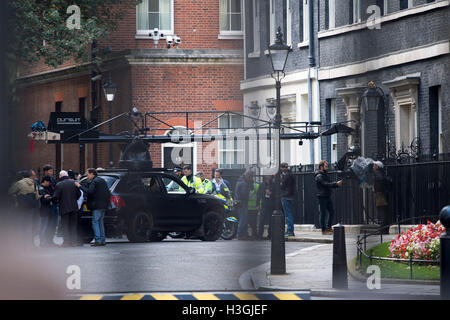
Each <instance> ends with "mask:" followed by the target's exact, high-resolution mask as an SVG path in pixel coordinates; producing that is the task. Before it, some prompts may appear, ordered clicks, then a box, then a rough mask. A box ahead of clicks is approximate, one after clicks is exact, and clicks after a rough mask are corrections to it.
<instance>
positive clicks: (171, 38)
mask: <svg viewBox="0 0 450 320" xmlns="http://www.w3.org/2000/svg"><path fill="white" fill-rule="evenodd" d="M166 43H167V49H170V47H171V46H172V45H173V43H174V41H173V37H172V36H167V37H166Z"/></svg>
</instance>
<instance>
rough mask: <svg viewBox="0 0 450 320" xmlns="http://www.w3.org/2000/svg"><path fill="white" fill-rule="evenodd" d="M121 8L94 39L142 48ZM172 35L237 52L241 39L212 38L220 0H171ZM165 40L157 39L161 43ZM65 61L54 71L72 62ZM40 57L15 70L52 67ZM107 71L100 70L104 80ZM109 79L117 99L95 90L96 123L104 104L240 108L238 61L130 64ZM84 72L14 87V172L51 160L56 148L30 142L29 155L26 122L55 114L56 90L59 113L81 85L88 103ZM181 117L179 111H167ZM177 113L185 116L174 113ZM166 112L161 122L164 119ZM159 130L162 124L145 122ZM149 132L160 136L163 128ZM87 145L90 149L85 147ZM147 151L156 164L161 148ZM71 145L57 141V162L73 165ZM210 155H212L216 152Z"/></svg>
mask: <svg viewBox="0 0 450 320" xmlns="http://www.w3.org/2000/svg"><path fill="white" fill-rule="evenodd" d="M121 10H124V11H125V12H127V15H126V17H125V19H124V20H122V21H120V22H119V25H118V31H117V32H115V33H114V34H113V35H112V36H111V37H109V38H108V39H105V41H101V44H100V46H106V45H111V46H112V48H113V50H114V51H119V50H126V49H135V48H148V49H152V48H154V46H153V41H152V40H151V39H145V40H142V39H139V40H138V39H135V35H136V8H135V7H131V8H130V7H129V8H121ZM174 10H175V17H174V32H175V33H176V34H177V35H179V36H180V37H181V38H182V44H181V45H180V46H179V48H180V49H215V50H216V49H242V46H243V41H242V40H219V39H218V35H219V2H218V1H217V0H198V1H186V0H175V1H174ZM164 44H165V41H160V48H162V47H163V46H164ZM73 64H74V63H73V61H68V62H66V63H65V64H64V65H62V66H60V67H58V68H65V67H68V66H71V65H73ZM53 69H54V68H51V67H48V66H46V65H45V64H43V63H42V62H39V63H35V64H33V65H32V66H24V68H23V71H22V75H29V74H33V73H40V72H44V71H51V70H53ZM107 76H108V73H105V74H104V77H107ZM112 78H113V82H114V83H115V84H116V85H117V87H118V91H117V95H116V100H115V101H114V102H113V103H111V104H109V103H107V102H106V101H105V98H104V95H103V92H100V93H99V97H100V99H101V100H100V101H99V105H100V106H101V108H100V113H99V121H103V120H105V119H107V117H108V115H109V114H108V108H109V107H112V108H113V116H115V115H117V114H120V113H122V112H127V111H130V110H131V108H132V107H133V106H136V107H138V108H139V110H140V111H175V110H179V111H193V110H203V111H204V110H240V111H242V94H241V92H240V89H239V85H240V81H241V80H242V79H243V65H195V64H192V65H187V64H186V65H170V64H167V65H132V66H131V67H124V68H121V69H117V70H114V71H112ZM90 83H91V82H90V77H83V78H77V79H72V80H66V81H57V82H51V83H49V84H45V85H39V86H32V87H28V88H26V89H23V90H21V91H20V92H19V94H18V95H19V96H20V97H21V102H19V103H18V104H17V105H16V107H15V109H14V116H15V119H19V121H18V125H17V126H15V128H14V133H15V136H16V138H15V140H16V141H15V142H16V143H17V148H16V149H15V150H14V152H13V155H12V156H13V159H14V163H15V164H16V166H17V169H22V168H27V167H33V168H35V167H37V166H41V165H42V164H45V163H51V164H54V162H55V147H54V145H45V144H44V143H36V147H35V151H34V153H31V154H30V153H29V152H28V144H29V139H27V138H26V134H28V133H29V132H30V128H29V127H30V125H31V124H32V123H33V122H35V121H37V120H44V122H45V123H47V121H48V118H49V114H50V112H51V111H54V106H55V100H54V99H55V96H54V94H55V92H63V93H64V98H63V111H77V109H78V89H79V88H80V87H87V88H88V90H87V91H88V97H87V103H88V104H89V109H91V108H92V106H91V105H90V104H91V98H90ZM215 116H217V115H211V114H210V115H204V116H202V117H200V116H197V117H195V118H192V120H193V121H194V120H202V121H203V123H205V122H207V121H209V120H210V119H212V118H211V117H215ZM174 117H180V115H174ZM181 117H184V115H181ZM170 118H171V116H170V117H169V116H167V117H166V119H165V120H169V119H170ZM151 125H152V126H154V127H155V128H160V127H161V124H160V123H158V124H156V123H154V124H151ZM130 128H131V126H130V123H129V122H128V121H126V120H125V119H122V120H120V121H116V122H114V126H113V132H115V133H118V132H120V131H124V130H128V129H130ZM100 130H101V131H102V132H105V133H107V132H108V131H109V129H108V125H105V126H103V127H101V128H100ZM155 134H164V132H163V131H159V132H156V133H155ZM206 146H207V144H203V146H202V147H198V150H197V159H198V161H201V159H202V156H203V153H204V152H203V151H204V149H205V148H206ZM90 149H92V146H91V147H90ZM150 149H151V153H152V157H153V160H154V163H155V166H157V167H159V166H160V165H161V145H160V144H152V145H151V148H150ZM119 156H120V150H119V146H118V145H117V144H115V145H114V163H115V165H117V161H118V159H119ZM78 158H79V156H78V145H66V146H64V160H65V163H64V167H65V168H69V167H73V168H77V162H78ZM215 158H217V155H215ZM93 165H94V163H93V157H92V152H91V154H90V155H89V159H88V162H87V164H86V166H87V167H89V166H93ZM96 166H97V167H108V166H109V144H105V143H102V144H98V153H97V164H96ZM216 166H217V165H216V164H212V165H211V164H209V165H206V164H203V165H200V166H199V167H198V169H199V170H200V169H201V170H203V171H204V172H205V173H206V174H207V175H209V173H210V172H211V169H212V168H213V167H216Z"/></svg>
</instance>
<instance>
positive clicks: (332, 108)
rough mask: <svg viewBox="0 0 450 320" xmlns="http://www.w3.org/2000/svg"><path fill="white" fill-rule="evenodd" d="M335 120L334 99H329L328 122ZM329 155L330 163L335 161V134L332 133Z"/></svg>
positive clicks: (334, 121)
mask: <svg viewBox="0 0 450 320" xmlns="http://www.w3.org/2000/svg"><path fill="white" fill-rule="evenodd" d="M336 122H337V113H336V99H330V123H336ZM330 150H331V152H330V153H331V157H330V160H331V162H332V163H335V162H337V160H338V159H337V134H333V135H332V136H331V145H330Z"/></svg>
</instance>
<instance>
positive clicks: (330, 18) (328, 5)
mask: <svg viewBox="0 0 450 320" xmlns="http://www.w3.org/2000/svg"><path fill="white" fill-rule="evenodd" d="M335 8H336V0H325V30H328V29H334V28H335V27H336V14H335Z"/></svg>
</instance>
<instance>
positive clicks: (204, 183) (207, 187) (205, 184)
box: [197, 171, 213, 194]
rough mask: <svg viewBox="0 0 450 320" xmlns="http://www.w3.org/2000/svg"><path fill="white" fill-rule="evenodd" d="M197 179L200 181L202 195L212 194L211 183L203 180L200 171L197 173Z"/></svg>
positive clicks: (203, 177) (203, 176)
mask: <svg viewBox="0 0 450 320" xmlns="http://www.w3.org/2000/svg"><path fill="white" fill-rule="evenodd" d="M197 177H198V178H200V180H201V181H202V189H203V193H204V194H212V193H213V185H212V182H211V181H209V180H208V179H206V178H205V175H204V174H203V172H202V171H199V172H197Z"/></svg>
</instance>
